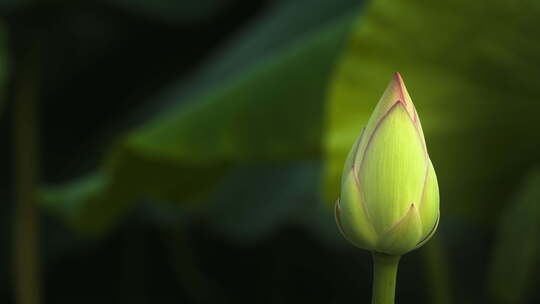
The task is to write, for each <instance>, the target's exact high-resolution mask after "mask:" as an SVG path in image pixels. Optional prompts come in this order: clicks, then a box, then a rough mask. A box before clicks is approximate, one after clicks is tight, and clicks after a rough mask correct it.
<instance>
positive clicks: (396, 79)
mask: <svg viewBox="0 0 540 304" xmlns="http://www.w3.org/2000/svg"><path fill="white" fill-rule="evenodd" d="M393 76H394V80H395V81H397V82H399V83H401V84H402V83H403V78H402V77H401V74H400V73H399V72H394V75H393Z"/></svg>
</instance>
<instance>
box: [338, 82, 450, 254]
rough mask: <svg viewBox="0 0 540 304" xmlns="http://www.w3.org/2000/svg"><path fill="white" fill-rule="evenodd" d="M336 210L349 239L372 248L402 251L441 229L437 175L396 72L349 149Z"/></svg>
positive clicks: (339, 223) (418, 244) (420, 244)
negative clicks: (438, 227) (439, 224)
mask: <svg viewBox="0 0 540 304" xmlns="http://www.w3.org/2000/svg"><path fill="white" fill-rule="evenodd" d="M335 208H336V209H335V213H336V222H337V224H338V226H339V228H340V231H341V233H342V234H343V235H344V236H345V238H346V239H347V240H349V241H350V242H351V243H353V244H354V245H356V246H357V247H360V248H364V249H367V250H370V251H374V252H380V253H386V254H390V255H402V254H404V253H407V252H409V251H411V250H414V249H416V248H418V247H420V246H422V245H423V244H424V243H425V242H427V241H428V240H429V239H430V238H431V236H432V235H433V233H434V232H435V230H436V229H437V225H438V222H439V188H438V184H437V177H436V176H435V171H434V169H433V165H432V164H431V160H430V159H429V155H428V152H427V149H426V143H425V140H424V133H423V131H422V127H421V125H420V120H419V118H418V114H417V113H416V109H415V108H414V105H413V103H412V101H411V98H410V97H409V94H408V93H407V89H406V88H405V85H404V84H403V80H402V78H401V76H400V75H399V74H398V73H396V74H395V75H394V77H393V79H392V81H391V82H390V84H389V85H388V88H387V89H386V91H385V92H384V95H383V96H382V98H381V100H380V101H379V103H378V105H377V107H376V108H375V110H374V111H373V114H372V115H371V118H370V119H369V121H368V123H367V125H366V126H365V128H364V130H363V131H362V133H361V134H360V136H359V138H358V139H357V140H356V142H355V144H354V145H353V147H352V149H351V151H350V152H349V156H348V157H347V161H346V162H345V168H344V169H343V176H342V179H341V196H340V198H339V199H338V201H337V202H336V206H335Z"/></svg>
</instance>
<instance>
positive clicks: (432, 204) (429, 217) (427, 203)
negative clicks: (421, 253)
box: [418, 160, 439, 236]
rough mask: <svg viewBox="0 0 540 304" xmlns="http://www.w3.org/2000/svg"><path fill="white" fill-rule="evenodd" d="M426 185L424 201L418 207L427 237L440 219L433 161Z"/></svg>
mask: <svg viewBox="0 0 540 304" xmlns="http://www.w3.org/2000/svg"><path fill="white" fill-rule="evenodd" d="M425 183H426V184H425V185H424V192H423V194H422V201H421V202H420V204H419V205H418V210H419V212H420V218H421V219H422V224H423V226H424V227H423V231H422V234H423V235H424V236H427V235H428V234H429V233H431V232H432V230H433V227H434V226H435V224H436V221H437V219H438V217H439V185H438V183H437V176H436V175H435V170H434V169H433V164H432V163H431V160H429V163H428V170H427V174H426V182H425Z"/></svg>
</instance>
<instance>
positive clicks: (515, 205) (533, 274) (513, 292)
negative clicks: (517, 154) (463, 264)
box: [488, 172, 540, 304]
mask: <svg viewBox="0 0 540 304" xmlns="http://www.w3.org/2000/svg"><path fill="white" fill-rule="evenodd" d="M505 210H506V212H504V214H503V216H502V218H501V220H500V221H499V225H498V232H497V237H496V239H495V243H494V244H495V248H494V251H493V259H492V263H491V266H490V273H489V276H488V277H489V279H490V280H489V292H490V295H491V303H516V304H517V303H529V301H527V300H529V296H531V294H532V293H533V292H534V291H535V289H534V287H535V286H536V284H535V282H538V279H539V278H540V276H539V275H538V270H539V269H540V242H538V236H539V235H540V172H535V173H534V174H532V175H531V176H529V177H528V178H527V179H526V181H525V183H524V185H523V186H522V188H521V189H520V190H519V191H518V193H517V195H516V197H515V198H514V199H512V200H510V201H509V202H508V204H507V207H506V209H505ZM537 298H538V297H537Z"/></svg>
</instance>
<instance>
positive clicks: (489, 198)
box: [323, 0, 540, 223]
mask: <svg viewBox="0 0 540 304" xmlns="http://www.w3.org/2000/svg"><path fill="white" fill-rule="evenodd" d="M501 16H504V22H501ZM539 16H540V5H539V4H538V3H537V2H535V1H523V2H522V3H521V4H520V5H519V6H518V5H515V4H514V3H511V2H508V1H503V0H499V1H491V2H490V4H489V6H486V5H484V4H483V3H481V2H475V1H466V0H458V1H455V0H452V1H432V2H429V1H427V2H426V1H420V0H405V1H390V0H379V1H373V2H372V3H371V5H370V6H369V7H367V8H366V9H365V10H364V17H363V18H362V20H361V22H359V23H358V25H357V27H356V29H355V30H354V34H353V35H352V38H351V40H350V42H349V45H348V47H347V51H346V52H345V54H344V55H343V57H342V59H341V61H340V63H339V64H338V67H337V69H336V72H335V74H334V76H333V80H332V84H331V88H330V91H329V101H328V105H327V111H326V114H327V121H326V126H325V129H324V133H323V134H324V136H325V140H324V145H325V153H326V160H327V164H326V169H325V170H326V171H325V174H324V176H325V177H324V180H325V189H326V197H327V201H328V202H333V201H334V200H335V198H336V197H337V195H338V191H339V190H338V189H339V176H340V173H341V170H342V167H343V163H344V161H345V157H346V154H347V152H348V150H349V149H350V148H351V146H352V144H353V142H354V139H355V137H356V136H358V134H359V133H360V130H361V128H362V127H363V125H364V124H365V123H366V121H367V119H368V117H369V115H370V113H371V111H372V109H373V108H374V106H375V105H376V103H377V101H378V99H379V98H380V96H381V95H382V92H383V90H384V88H385V85H386V83H387V82H388V81H389V79H390V77H391V75H392V73H393V72H396V71H399V72H401V74H402V76H403V78H404V80H405V84H406V85H407V87H408V89H409V93H410V95H411V97H412V100H413V101H414V103H415V104H416V108H417V110H418V112H419V116H420V119H421V121H422V125H423V127H424V131H425V135H426V141H427V146H428V150H429V152H430V156H431V159H432V161H433V164H434V167H435V170H436V172H437V175H438V178H439V184H440V188H441V208H442V213H443V217H444V216H445V215H446V214H460V215H463V216H465V217H466V218H468V219H475V220H481V221H482V222H485V223H488V222H492V219H493V218H494V215H496V214H497V213H498V212H500V209H501V206H502V203H503V202H504V201H505V198H506V197H508V195H509V194H510V193H511V190H512V186H513V185H514V183H515V182H514V181H515V180H516V178H517V177H519V176H521V175H522V174H523V171H524V169H526V168H527V167H528V166H529V165H530V163H532V162H538V160H539V158H540V154H538V153H537V151H538V149H539V148H540V141H539V140H538V139H539V134H538V132H537V130H538V128H537V123H538V113H539V111H540V103H538V101H537V99H538V97H537V87H538V83H539V80H538V77H537V73H538V70H540V57H539V56H538V51H540V38H539V37H540V36H539V35H538V33H539V32H540V31H539V30H538V29H539V28H540V18H538V17H539ZM441 220H443V221H444V219H443V218H442V217H441Z"/></svg>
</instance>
